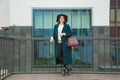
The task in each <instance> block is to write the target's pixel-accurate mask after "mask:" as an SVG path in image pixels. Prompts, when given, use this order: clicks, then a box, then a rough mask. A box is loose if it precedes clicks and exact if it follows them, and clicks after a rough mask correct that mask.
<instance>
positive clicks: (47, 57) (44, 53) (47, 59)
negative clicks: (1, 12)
mask: <svg viewBox="0 0 120 80" xmlns="http://www.w3.org/2000/svg"><path fill="white" fill-rule="evenodd" d="M61 13H63V14H66V15H67V16H68V24H69V25H70V27H71V29H72V32H73V35H74V36H75V37H92V29H91V10H90V9H59V10H56V9H34V10H33V27H34V30H33V36H34V37H44V38H49V37H50V36H51V35H52V33H53V27H54V25H55V24H57V22H56V17H57V15H58V14H61ZM81 42H82V45H81V47H78V48H77V49H72V51H73V55H72V56H73V61H74V63H73V64H78V63H79V64H81V63H83V64H87V63H89V64H92V42H89V41H81ZM88 43H89V44H88ZM85 48H87V49H88V51H87V52H86V50H85ZM80 50H82V52H81V51H80ZM80 54H82V55H80ZM78 55H79V56H78ZM85 55H87V57H88V58H87V57H86V56H85ZM78 61H79V62H78ZM54 63H55V55H54V44H52V45H51V44H50V43H49V42H48V41H39V40H38V41H37V40H36V41H35V42H34V65H47V64H48V65H53V64H54Z"/></svg>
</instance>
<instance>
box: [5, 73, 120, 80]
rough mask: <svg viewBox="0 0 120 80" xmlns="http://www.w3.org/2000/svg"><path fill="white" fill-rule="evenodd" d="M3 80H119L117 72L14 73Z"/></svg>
mask: <svg viewBox="0 0 120 80" xmlns="http://www.w3.org/2000/svg"><path fill="white" fill-rule="evenodd" d="M5 80H120V75H117V74H71V76H65V77H62V76H61V75H60V74H14V75H11V76H10V77H8V78H6V79H5Z"/></svg>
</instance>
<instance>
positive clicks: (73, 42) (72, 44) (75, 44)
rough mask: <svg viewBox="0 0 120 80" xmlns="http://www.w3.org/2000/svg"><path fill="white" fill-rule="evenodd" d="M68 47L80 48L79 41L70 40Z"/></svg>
mask: <svg viewBox="0 0 120 80" xmlns="http://www.w3.org/2000/svg"><path fill="white" fill-rule="evenodd" d="M67 45H68V47H72V46H78V41H77V39H76V38H72V37H70V38H68V42H67Z"/></svg>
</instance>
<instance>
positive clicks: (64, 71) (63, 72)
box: [62, 68, 66, 76]
mask: <svg viewBox="0 0 120 80" xmlns="http://www.w3.org/2000/svg"><path fill="white" fill-rule="evenodd" d="M65 73H66V69H65V68H64V69H63V70H62V76H65Z"/></svg>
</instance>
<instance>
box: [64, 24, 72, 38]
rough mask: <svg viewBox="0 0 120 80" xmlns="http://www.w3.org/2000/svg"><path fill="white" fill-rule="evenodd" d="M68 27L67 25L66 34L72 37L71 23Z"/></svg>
mask: <svg viewBox="0 0 120 80" xmlns="http://www.w3.org/2000/svg"><path fill="white" fill-rule="evenodd" d="M66 27H67V31H66V32H65V36H67V37H71V36H72V30H71V28H70V26H69V25H67V26H66Z"/></svg>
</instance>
